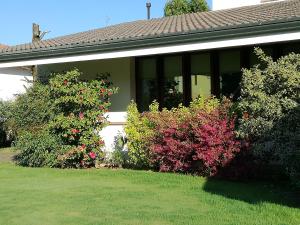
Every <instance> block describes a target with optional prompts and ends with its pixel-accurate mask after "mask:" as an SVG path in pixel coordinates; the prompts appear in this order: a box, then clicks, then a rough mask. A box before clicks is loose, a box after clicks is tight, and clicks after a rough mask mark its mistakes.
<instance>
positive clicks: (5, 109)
mask: <svg viewBox="0 0 300 225" xmlns="http://www.w3.org/2000/svg"><path fill="white" fill-rule="evenodd" d="M11 111H12V102H10V101H0V147H6V146H8V145H9V144H10V142H11V141H12V138H13V137H12V131H11V129H10V127H9V122H8V121H9V120H10V118H11Z"/></svg>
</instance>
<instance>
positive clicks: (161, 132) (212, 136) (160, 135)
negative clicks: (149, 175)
mask: <svg viewBox="0 0 300 225" xmlns="http://www.w3.org/2000/svg"><path fill="white" fill-rule="evenodd" d="M158 108H159V106H158V104H157V103H156V102H154V103H153V104H152V105H150V111H149V112H145V113H142V114H140V113H139V112H138V110H137V107H136V104H135V103H131V105H130V106H129V107H128V118H127V125H126V128H125V132H126V135H127V138H128V155H129V161H130V162H131V166H133V167H140V168H142V166H143V167H144V168H145V167H146V168H149V167H152V168H154V169H155V168H157V169H159V170H160V171H164V172H167V171H173V172H188V173H197V174H200V175H204V176H211V175H214V174H216V173H217V171H218V169H219V168H220V167H224V166H225V165H226V164H227V163H229V162H230V161H231V159H233V158H234V156H235V153H237V152H239V150H240V141H238V140H237V138H236V135H235V132H234V125H235V118H234V117H232V116H231V114H230V108H231V103H230V102H229V101H228V100H224V101H222V102H220V101H219V100H217V99H215V98H203V97H202V98H199V99H196V100H195V101H193V102H192V103H191V105H190V107H184V106H179V107H178V108H173V109H171V110H167V109H163V110H162V111H161V112H160V111H159V110H158Z"/></svg>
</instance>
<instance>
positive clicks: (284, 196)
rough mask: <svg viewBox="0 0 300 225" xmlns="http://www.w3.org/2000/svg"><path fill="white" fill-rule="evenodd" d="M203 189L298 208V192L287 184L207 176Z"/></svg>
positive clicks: (232, 197)
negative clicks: (220, 178)
mask: <svg viewBox="0 0 300 225" xmlns="http://www.w3.org/2000/svg"><path fill="white" fill-rule="evenodd" d="M203 189H204V191H206V192H209V193H211V194H216V195H221V196H223V197H226V198H230V199H234V200H239V201H244V202H246V203H249V204H260V203H263V202H269V203H275V204H279V205H283V206H288V207H292V208H300V193H299V191H296V190H293V189H292V188H290V187H289V186H288V185H284V184H282V185H278V184H272V183H262V182H259V183H258V182H244V183H241V182H233V181H224V180H219V179H216V178H209V179H208V180H207V182H206V183H205V185H204V187H203Z"/></svg>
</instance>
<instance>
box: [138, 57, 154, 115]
mask: <svg viewBox="0 0 300 225" xmlns="http://www.w3.org/2000/svg"><path fill="white" fill-rule="evenodd" d="M156 74H157V73H156V58H142V59H139V60H138V66H137V101H138V105H139V109H140V110H141V111H146V110H148V108H149V105H150V104H151V103H152V101H153V100H155V99H158V85H157V75H156Z"/></svg>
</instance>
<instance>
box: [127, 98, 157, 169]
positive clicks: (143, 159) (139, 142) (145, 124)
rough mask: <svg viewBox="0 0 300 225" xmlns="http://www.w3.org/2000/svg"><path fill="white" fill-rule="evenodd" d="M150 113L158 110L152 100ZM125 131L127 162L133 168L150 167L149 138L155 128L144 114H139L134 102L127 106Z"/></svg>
mask: <svg viewBox="0 0 300 225" xmlns="http://www.w3.org/2000/svg"><path fill="white" fill-rule="evenodd" d="M150 111H151V113H153V114H155V113H157V112H158V104H157V103H156V102H154V103H153V104H152V105H151V106H150ZM125 133H126V137H127V139H128V142H127V145H128V156H129V164H130V165H131V167H133V168H138V169H142V168H150V167H151V162H150V160H151V152H150V140H151V138H152V137H153V136H154V133H155V129H154V127H153V125H152V123H151V122H150V121H149V119H148V118H147V117H145V116H144V114H140V113H139V111H138V109H137V105H136V103H134V102H131V104H130V105H129V106H128V108H127V123H126V126H125Z"/></svg>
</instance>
